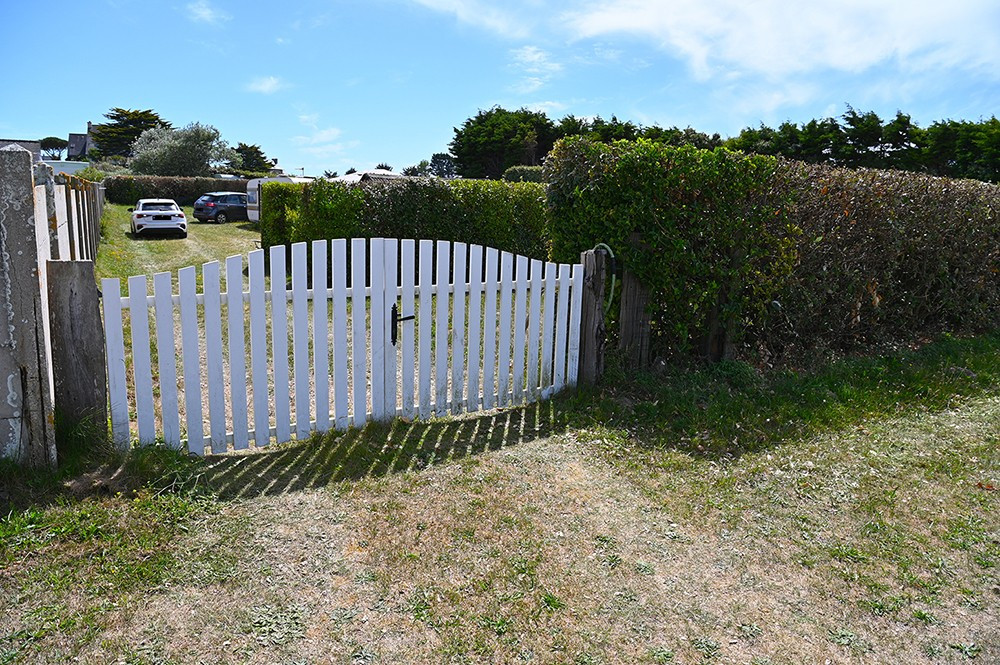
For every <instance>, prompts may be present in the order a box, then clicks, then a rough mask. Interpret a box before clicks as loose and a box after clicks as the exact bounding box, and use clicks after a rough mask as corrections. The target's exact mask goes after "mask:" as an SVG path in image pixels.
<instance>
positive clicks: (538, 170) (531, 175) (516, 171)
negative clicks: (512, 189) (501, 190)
mask: <svg viewBox="0 0 1000 665" xmlns="http://www.w3.org/2000/svg"><path fill="white" fill-rule="evenodd" d="M503 179H504V180H506V181H508V182H545V174H544V169H543V167H541V166H512V167H510V168H509V169H507V170H506V171H504V172H503Z"/></svg>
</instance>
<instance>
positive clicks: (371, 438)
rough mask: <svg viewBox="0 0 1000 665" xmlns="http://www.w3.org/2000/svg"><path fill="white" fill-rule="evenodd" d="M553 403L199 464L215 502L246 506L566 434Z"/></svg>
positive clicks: (339, 435) (360, 432) (386, 426)
mask: <svg viewBox="0 0 1000 665" xmlns="http://www.w3.org/2000/svg"><path fill="white" fill-rule="evenodd" d="M567 420H568V419H567V417H566V415H565V413H563V411H562V410H561V409H560V408H559V405H558V401H546V402H538V403H536V404H530V405H528V406H525V407H520V408H511V409H506V410H503V411H497V412H492V413H487V414H476V415H469V416H464V417H461V418H448V419H441V420H432V421H417V422H406V421H404V420H399V419H397V420H395V421H393V422H391V423H369V424H367V425H365V426H364V427H363V428H361V429H350V430H348V431H347V432H336V431H333V432H328V433H327V434H325V435H315V436H313V437H312V438H310V439H309V440H308V441H305V442H303V443H291V444H286V445H281V446H275V447H273V448H270V449H267V450H263V451H254V452H251V453H246V454H235V455H218V456H209V457H207V458H206V462H207V471H206V480H207V481H208V483H209V484H210V485H211V486H212V487H213V488H214V489H215V491H216V492H218V494H219V496H220V498H223V499H235V498H253V497H257V496H264V495H273V494H282V493H285V492H294V491H298V490H305V489H316V488H320V487H326V486H329V485H331V484H334V483H337V482H340V481H344V480H358V479H361V478H365V477H380V476H385V475H388V474H392V473H399V472H403V471H409V470H417V469H422V468H426V467H428V466H432V465H435V464H441V463H444V462H448V461H455V460H458V459H461V458H463V457H468V456H470V455H477V454H480V453H484V452H486V451H490V450H500V449H501V448H508V447H511V446H515V445H517V444H519V443H524V442H527V441H533V440H536V439H541V438H545V437H548V436H552V435H554V434H558V433H560V432H563V431H565V430H566V422H567Z"/></svg>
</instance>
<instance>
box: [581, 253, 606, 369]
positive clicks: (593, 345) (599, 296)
mask: <svg viewBox="0 0 1000 665" xmlns="http://www.w3.org/2000/svg"><path fill="white" fill-rule="evenodd" d="M580 263H582V264H583V303H582V310H581V318H580V372H579V381H580V383H581V384H583V385H593V384H595V383H597V380H598V379H600V378H601V375H602V374H603V373H604V344H605V342H606V341H607V337H606V335H605V329H604V277H605V273H606V271H607V254H606V253H605V252H603V251H595V250H593V249H591V250H588V251H586V252H582V253H581V254H580Z"/></svg>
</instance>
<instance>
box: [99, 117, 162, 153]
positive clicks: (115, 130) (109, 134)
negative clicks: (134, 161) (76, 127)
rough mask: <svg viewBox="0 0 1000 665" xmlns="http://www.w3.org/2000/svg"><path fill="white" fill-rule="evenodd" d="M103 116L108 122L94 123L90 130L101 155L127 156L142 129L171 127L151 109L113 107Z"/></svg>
mask: <svg viewBox="0 0 1000 665" xmlns="http://www.w3.org/2000/svg"><path fill="white" fill-rule="evenodd" d="M104 117H105V118H107V119H108V120H110V122H106V123H102V124H98V125H94V126H93V127H92V128H91V130H90V133H91V136H92V137H93V139H94V142H95V143H96V144H97V151H98V153H99V154H100V155H101V156H102V157H113V156H118V157H129V156H131V154H132V144H133V143H135V140H136V139H138V138H139V135H140V134H142V133H143V132H144V131H146V130H147V129H170V127H171V125H170V123H169V122H167V121H165V120H163V119H162V118H161V117H160V115H159V114H158V113H157V112H156V111H153V110H152V109H146V110H145V111H133V110H131V109H121V108H113V109H111V110H110V111H109V112H108V113H105V114H104Z"/></svg>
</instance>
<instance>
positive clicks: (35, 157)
mask: <svg viewBox="0 0 1000 665" xmlns="http://www.w3.org/2000/svg"><path fill="white" fill-rule="evenodd" d="M9 145H19V146H21V147H22V148H24V149H25V150H27V151H28V152H30V153H31V160H32V161H33V162H40V161H42V144H41V142H39V141H22V140H20V139H0V149H2V148H6V147H7V146H9Z"/></svg>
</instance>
